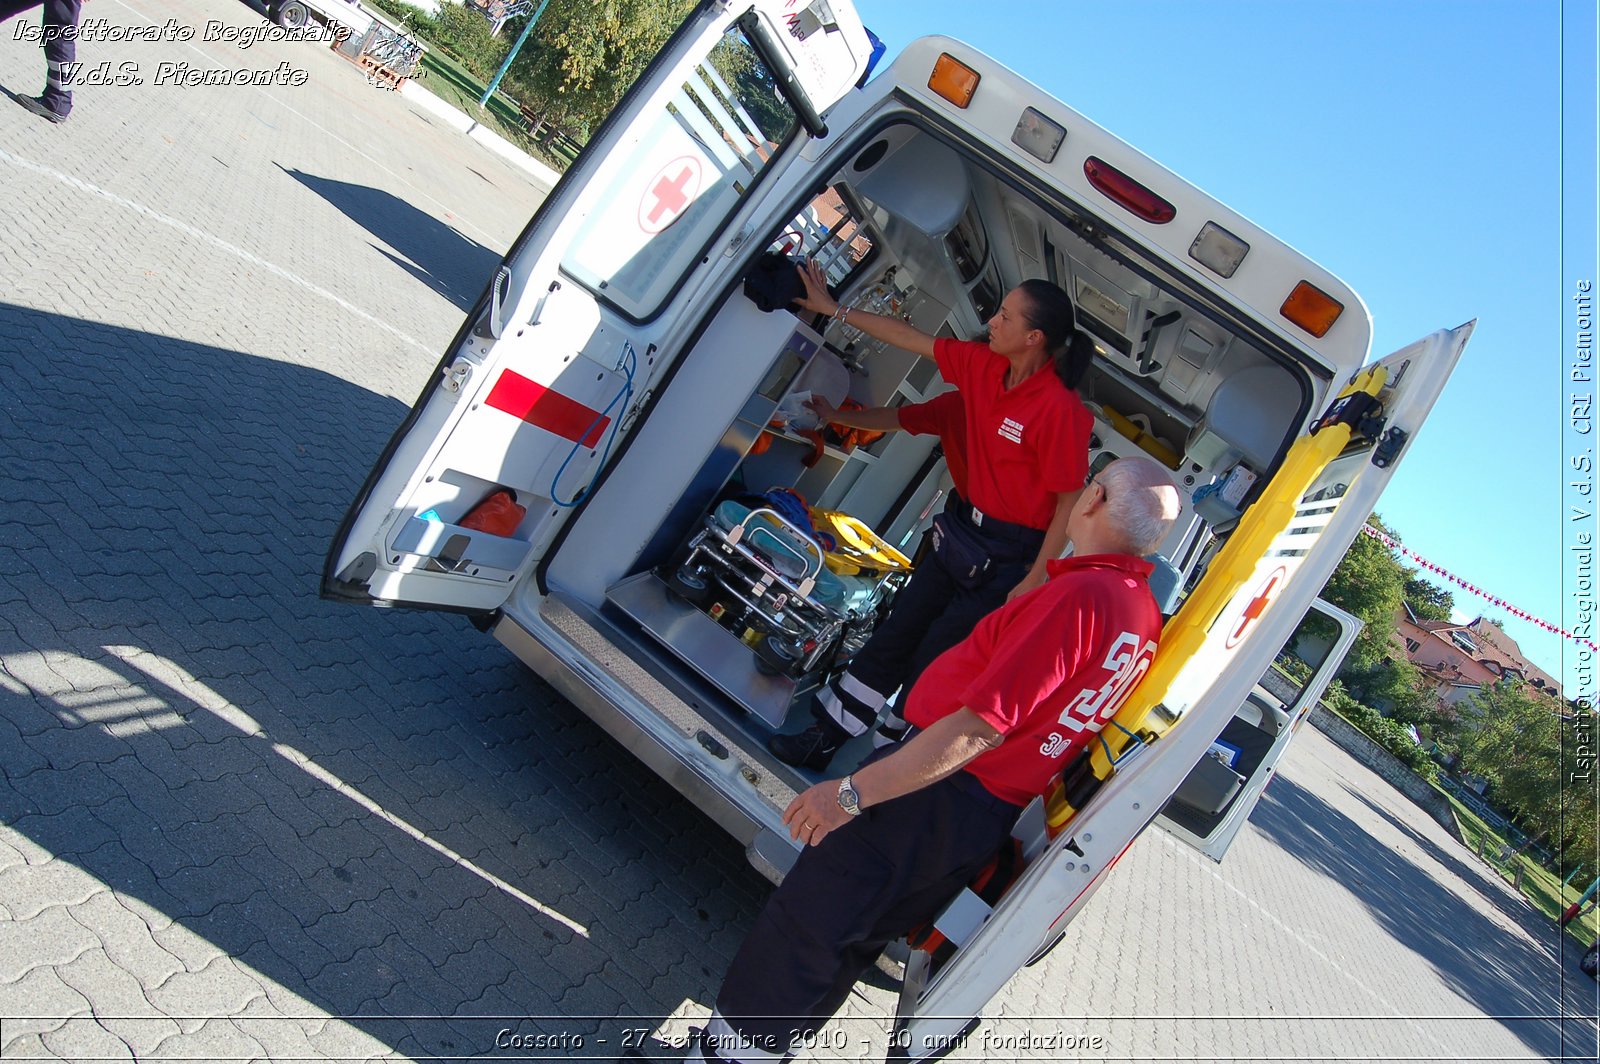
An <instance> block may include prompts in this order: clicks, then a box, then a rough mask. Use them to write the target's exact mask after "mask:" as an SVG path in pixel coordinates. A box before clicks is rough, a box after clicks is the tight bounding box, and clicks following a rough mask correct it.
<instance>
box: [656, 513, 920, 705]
mask: <svg viewBox="0 0 1600 1064" xmlns="http://www.w3.org/2000/svg"><path fill="white" fill-rule="evenodd" d="M807 516H808V517H809V518H810V522H809V523H810V527H802V526H801V525H800V523H799V522H798V521H797V520H796V519H795V517H793V516H786V515H785V514H783V513H780V512H779V510H778V509H776V508H775V507H773V506H756V507H751V506H747V505H745V504H743V503H740V502H737V501H735V500H732V499H729V500H726V501H724V502H722V503H719V504H718V505H717V506H716V507H715V508H714V509H712V510H711V512H710V513H708V514H707V515H706V516H705V519H704V520H703V522H702V523H701V526H700V527H699V528H698V529H697V530H696V531H695V533H694V534H693V535H692V536H691V537H690V539H689V541H688V543H687V544H686V546H685V551H684V552H682V559H683V560H682V561H681V562H680V563H679V564H678V565H677V566H676V567H675V568H674V569H673V570H672V571H671V573H670V574H669V575H668V578H667V585H668V587H669V588H671V589H672V591H673V592H674V593H676V594H677V595H678V596H679V597H680V598H682V599H684V600H686V601H688V602H690V603H692V604H694V605H695V606H697V607H698V608H700V609H702V610H703V611H704V612H705V613H706V614H707V615H709V616H710V617H711V618H712V619H713V620H715V621H716V622H717V623H718V624H720V625H722V626H723V627H724V628H727V629H728V630H729V631H731V632H733V633H734V634H735V635H737V636H738V637H739V638H740V639H741V640H743V641H744V642H745V644H746V645H748V646H749V647H750V648H751V649H752V650H753V651H754V652H755V654H756V656H757V658H758V659H759V660H760V661H761V662H762V663H764V665H765V666H766V667H767V668H769V669H771V670H774V671H776V672H778V673H781V674H782V675H785V676H788V677H789V678H790V679H793V680H796V681H799V680H803V679H805V678H807V677H809V676H812V675H813V674H816V673H819V672H823V671H826V670H829V669H832V668H835V667H837V666H839V665H842V664H843V663H844V662H846V661H848V660H849V659H850V658H851V657H853V656H854V655H855V654H856V653H857V652H858V651H859V650H860V649H861V648H862V647H863V646H864V645H866V641H867V639H868V637H870V636H871V634H872V630H873V628H874V627H875V626H876V625H877V622H878V620H879V618H880V617H882V616H883V615H885V614H886V613H887V611H888V606H889V603H890V601H891V600H892V599H893V596H894V593H895V592H896V591H897V590H898V589H899V588H900V587H901V586H902V585H903V584H904V583H905V581H906V580H907V579H909V576H910V573H911V562H910V561H909V560H907V559H906V557H905V556H904V555H902V554H901V553H900V552H899V551H897V550H895V549H894V548H893V547H891V546H890V545H889V544H887V543H885V542H884V541H883V540H882V539H881V538H879V537H878V536H877V534H876V533H874V532H873V531H872V530H871V529H870V528H868V527H867V526H866V525H864V524H862V523H861V522H860V521H857V520H856V519H855V518H853V517H850V516H849V515H848V514H844V513H840V512H838V511H823V510H811V511H809V512H808V515H807Z"/></svg>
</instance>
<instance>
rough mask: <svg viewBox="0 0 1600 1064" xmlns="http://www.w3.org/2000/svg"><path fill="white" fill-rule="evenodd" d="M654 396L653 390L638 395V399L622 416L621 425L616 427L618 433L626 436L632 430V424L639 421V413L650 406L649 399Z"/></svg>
mask: <svg viewBox="0 0 1600 1064" xmlns="http://www.w3.org/2000/svg"><path fill="white" fill-rule="evenodd" d="M654 394H655V389H653V388H652V389H650V390H648V391H645V392H642V393H640V395H639V398H638V399H636V400H635V401H634V404H633V406H631V407H630V408H629V409H628V412H627V413H625V414H623V415H622V424H620V425H618V426H617V431H618V432H619V433H622V434H623V435H627V433H628V432H629V430H631V429H632V428H633V423H634V422H635V421H637V420H639V411H641V410H643V409H644V408H645V407H647V406H649V405H650V397H651V396H652V395H654Z"/></svg>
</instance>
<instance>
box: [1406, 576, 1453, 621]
mask: <svg viewBox="0 0 1600 1064" xmlns="http://www.w3.org/2000/svg"><path fill="white" fill-rule="evenodd" d="M1405 572H1406V579H1405V587H1404V590H1403V594H1404V596H1405V600H1406V603H1407V604H1408V605H1409V606H1410V607H1411V609H1412V611H1413V612H1414V613H1416V615H1417V616H1418V617H1422V618H1424V619H1426V620H1430V621H1448V620H1449V619H1450V614H1451V612H1452V611H1453V610H1454V609H1455V605H1456V602H1455V596H1454V595H1452V594H1450V592H1449V591H1446V590H1445V589H1444V588H1441V587H1438V586H1437V585H1435V584H1432V583H1429V582H1428V581H1427V580H1424V579H1423V578H1422V577H1421V576H1420V575H1419V572H1418V570H1416V569H1407V570H1406V571H1405Z"/></svg>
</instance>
